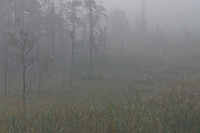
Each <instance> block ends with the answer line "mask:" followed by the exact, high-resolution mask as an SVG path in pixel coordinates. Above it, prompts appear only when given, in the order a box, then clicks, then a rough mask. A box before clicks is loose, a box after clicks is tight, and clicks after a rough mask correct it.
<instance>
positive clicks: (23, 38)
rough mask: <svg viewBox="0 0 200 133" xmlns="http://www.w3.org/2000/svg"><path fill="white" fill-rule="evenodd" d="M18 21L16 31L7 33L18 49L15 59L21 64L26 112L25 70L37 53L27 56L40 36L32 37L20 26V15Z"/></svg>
mask: <svg viewBox="0 0 200 133" xmlns="http://www.w3.org/2000/svg"><path fill="white" fill-rule="evenodd" d="M17 22H18V28H19V30H18V33H11V32H10V33H9V35H10V43H11V45H12V46H14V47H16V48H17V50H18V54H17V56H16V57H17V59H18V61H19V63H20V64H21V66H22V74H23V76H22V82H23V90H22V100H23V111H24V114H26V70H27V68H28V67H29V66H31V65H32V64H33V63H34V62H35V61H36V60H37V58H38V56H37V54H36V55H34V56H31V57H30V56H29V55H30V52H31V51H32V50H33V47H34V45H35V43H36V41H38V40H39V39H40V38H42V37H43V36H44V35H42V36H40V37H37V38H35V37H33V36H31V35H30V34H29V32H26V31H25V30H24V29H23V28H22V27H21V21H20V17H19V16H18V17H17Z"/></svg>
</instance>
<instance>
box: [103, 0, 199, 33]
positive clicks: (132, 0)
mask: <svg viewBox="0 0 200 133" xmlns="http://www.w3.org/2000/svg"><path fill="white" fill-rule="evenodd" d="M102 1H103V4H104V5H105V7H106V8H107V9H108V10H109V11H110V10H112V9H114V8H120V9H121V10H124V11H125V12H126V14H127V17H128V19H129V20H130V23H133V22H134V21H135V17H136V15H139V14H140V9H141V5H142V0H102ZM145 2H146V13H147V20H148V24H149V27H150V29H153V27H154V26H156V24H157V23H159V24H160V26H161V27H165V29H166V30H169V31H171V30H174V29H177V30H180V29H183V28H187V29H191V30H197V29H200V0H145Z"/></svg>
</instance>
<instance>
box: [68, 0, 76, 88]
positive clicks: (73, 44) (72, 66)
mask: <svg viewBox="0 0 200 133" xmlns="http://www.w3.org/2000/svg"><path fill="white" fill-rule="evenodd" d="M74 4H75V3H74V0H73V3H72V6H73V7H72V8H73V31H72V34H71V39H72V62H71V76H70V84H69V88H71V87H72V80H73V73H74V72H73V71H74V52H75V45H76V42H75V41H76V38H75V32H76V31H75V26H76V25H75V15H76V13H75V11H76V9H75V5H74Z"/></svg>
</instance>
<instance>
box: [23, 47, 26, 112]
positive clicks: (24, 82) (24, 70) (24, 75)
mask: <svg viewBox="0 0 200 133" xmlns="http://www.w3.org/2000/svg"><path fill="white" fill-rule="evenodd" d="M22 69H23V70H22V71H23V77H22V78H23V96H22V98H23V111H24V114H26V66H25V55H24V48H22Z"/></svg>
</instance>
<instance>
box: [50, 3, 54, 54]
mask: <svg viewBox="0 0 200 133" xmlns="http://www.w3.org/2000/svg"><path fill="white" fill-rule="evenodd" d="M54 8H55V7H54V1H53V3H52V9H51V10H52V14H51V15H52V16H51V17H52V18H51V19H52V20H51V21H52V22H51V23H52V24H51V34H52V35H51V54H52V56H53V58H54V56H55V9H54Z"/></svg>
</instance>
